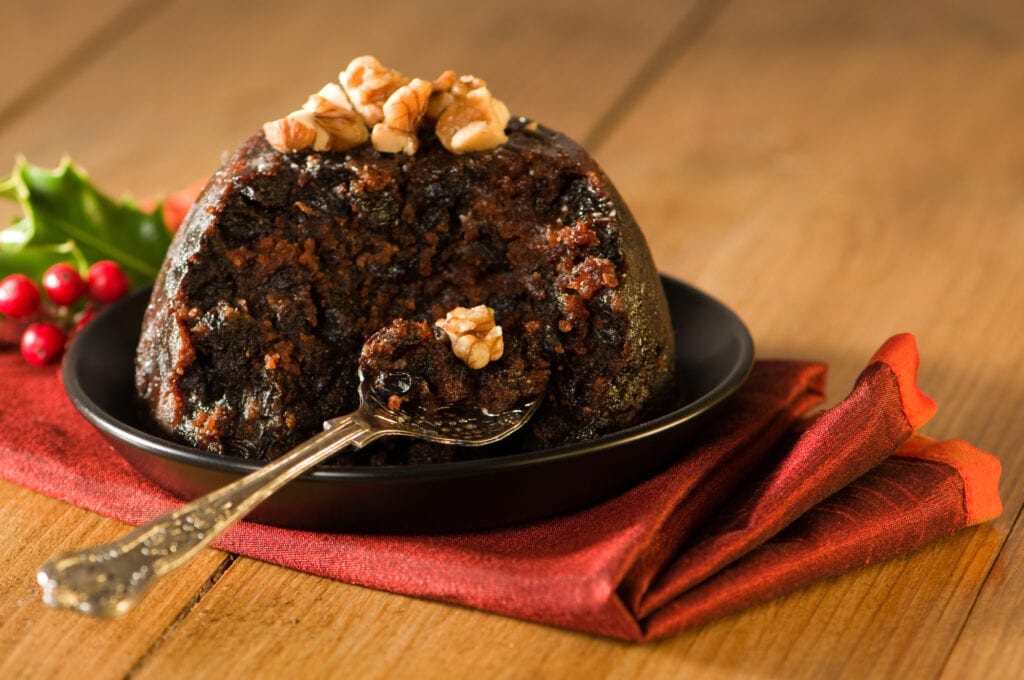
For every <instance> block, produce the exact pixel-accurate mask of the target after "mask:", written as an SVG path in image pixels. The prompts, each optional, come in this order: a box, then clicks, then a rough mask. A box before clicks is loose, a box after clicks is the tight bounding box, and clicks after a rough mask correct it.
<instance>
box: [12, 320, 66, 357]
mask: <svg viewBox="0 0 1024 680" xmlns="http://www.w3.org/2000/svg"><path fill="white" fill-rule="evenodd" d="M63 353H64V332H63V331H61V329H60V327H59V326H57V324H55V323H49V322H48V321H37V322H36V323H33V324H29V326H28V328H26V329H25V332H24V333H23V334H22V335H21V356H23V357H25V361H27V362H28V363H30V364H32V365H33V366H45V365H46V364H50V363H53V362H54V361H56V360H57V359H59V358H60V355H61V354H63Z"/></svg>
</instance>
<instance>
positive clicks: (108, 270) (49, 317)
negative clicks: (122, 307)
mask: <svg viewBox="0 0 1024 680" xmlns="http://www.w3.org/2000/svg"><path fill="white" fill-rule="evenodd" d="M129 287H130V284H129V281H128V276H127V274H125V273H124V270H123V269H121V267H120V266H119V265H118V264H117V263H116V262H111V261H110V260H103V261H101V262H97V263H96V264H94V265H92V266H91V267H89V272H88V274H87V275H86V277H85V278H82V275H81V274H79V272H78V270H77V269H75V268H74V267H73V266H71V265H70V264H67V263H66V262H60V263H57V264H55V265H53V266H52V267H50V268H49V269H47V270H46V273H45V274H43V280H42V289H43V291H44V292H45V293H46V299H43V297H42V295H40V292H39V287H38V286H37V285H36V284H35V282H34V281H33V280H32V279H30V278H29V277H27V276H25V275H24V274H11V275H10V276H8V277H6V278H4V279H3V280H2V281H0V314H3V315H4V316H6V317H8V318H9V319H13V320H15V321H16V322H20V323H22V324H25V326H24V330H23V331H22V333H21V355H22V356H23V357H25V360H26V361H27V362H29V363H30V364H33V365H35V366H45V365H46V364H50V363H53V362H55V361H57V360H58V359H59V358H60V356H61V355H62V354H63V353H64V349H65V347H66V346H67V343H68V342H70V340H71V338H73V337H74V336H75V334H76V333H78V331H80V330H81V329H82V328H83V327H84V326H85V324H87V323H88V322H89V320H90V319H91V318H92V317H93V316H94V315H95V313H96V311H97V310H98V309H99V308H100V307H102V306H104V305H108V304H110V303H112V302H116V301H117V300H120V299H121V298H122V297H124V295H125V294H126V293H127V292H128V289H129ZM83 301H84V304H81V303H82V302H83Z"/></svg>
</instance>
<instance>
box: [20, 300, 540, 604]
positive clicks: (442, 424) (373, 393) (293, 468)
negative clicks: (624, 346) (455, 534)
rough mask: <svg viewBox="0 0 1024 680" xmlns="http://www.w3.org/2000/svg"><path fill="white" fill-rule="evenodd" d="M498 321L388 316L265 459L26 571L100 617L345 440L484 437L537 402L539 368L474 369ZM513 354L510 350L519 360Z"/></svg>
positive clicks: (473, 442) (53, 600) (471, 314)
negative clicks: (319, 408) (297, 440)
mask: <svg viewBox="0 0 1024 680" xmlns="http://www.w3.org/2000/svg"><path fill="white" fill-rule="evenodd" d="M503 342H504V341H503V338H502V329H501V327H500V326H496V325H495V324H494V317H493V312H492V311H491V310H490V309H489V308H486V307H483V306H480V307H474V308H471V309H465V308H461V307H460V308H456V309H455V310H453V311H452V312H449V313H448V316H447V318H445V319H441V320H439V321H438V322H437V323H436V324H435V325H434V326H430V325H428V324H426V323H425V322H414V321H404V320H397V321H395V322H394V323H392V324H391V325H389V326H387V327H385V328H383V329H381V330H380V331H378V332H377V333H375V334H374V335H373V336H371V337H370V338H369V340H367V342H366V344H365V345H364V346H363V351H362V355H361V356H360V359H359V379H360V383H359V407H358V408H357V409H356V410H355V411H354V412H353V413H350V414H349V415H346V416H341V417H338V418H334V419H331V420H328V421H327V422H325V423H324V431H323V432H321V433H320V434H317V435H316V436H314V437H312V438H310V439H309V440H307V441H305V442H304V443H302V444H300V445H299V446H297V447H295V448H294V449H292V450H291V451H289V452H287V453H285V454H284V455H283V456H281V457H279V458H276V459H274V460H273V461H271V462H269V463H267V464H266V465H265V466H264V467H262V468H260V469H259V470H257V471H256V472H253V473H251V474H249V475H247V476H246V477H243V478H241V479H239V480H238V481H236V482H234V483H232V484H229V485H228V486H225V487H223V488H221V489H218V490H217V491H214V492H212V493H209V494H207V495H206V496H203V497H201V498H198V499H196V500H194V501H192V502H190V503H188V504H187V505H184V506H182V507H181V508H179V509H177V510H175V511H173V512H171V513H169V514H167V515H164V516H163V517H160V518H158V519H156V520H154V521H152V522H150V523H149V524H146V525H143V526H141V527H139V528H137V529H135V530H133V531H131V532H130V533H128V534H127V535H126V536H124V537H123V538H121V539H119V540H117V541H114V542H113V543H108V544H105V545H100V546H95V547H92V548H85V549H82V550H77V551H73V552H69V553H65V554H62V555H58V556H56V557H54V558H52V559H51V560H49V561H48V562H47V563H46V564H44V565H43V566H42V567H41V568H40V570H39V572H38V574H37V579H38V581H39V584H40V585H41V586H42V588H43V601H44V602H45V603H46V604H48V605H50V606H52V607H56V608H60V609H71V610H74V611H78V612H81V613H83V614H88V615H91V616H96V617H101V618H114V617H117V616H121V615H123V614H125V613H127V612H128V611H130V610H131V609H132V608H133V607H134V606H135V605H136V604H137V603H138V601H139V600H140V599H141V598H142V596H143V595H145V593H146V592H147V591H148V590H149V589H150V588H151V587H152V586H153V584H154V583H156V581H157V580H158V579H159V578H160V577H162V576H164V575H166V574H168V573H170V572H172V571H174V570H175V569H177V568H179V567H181V566H183V565H185V564H187V563H188V562H190V561H191V560H192V558H193V557H195V556H196V555H197V554H198V553H199V552H200V551H201V550H202V549H203V548H205V547H207V546H208V545H209V544H210V543H212V542H213V541H214V540H215V539H216V538H217V537H218V536H220V535H221V534H222V533H224V532H225V531H226V530H227V529H228V528H230V527H231V526H232V525H233V524H234V523H235V522H237V521H239V520H240V519H242V518H243V517H245V516H246V515H247V514H248V513H249V512H251V511H252V510H253V508H255V507H256V506H257V505H259V504H260V503H261V502H262V501H264V500H265V499H266V498H268V497H269V496H270V495H271V494H273V493H274V492H275V491H277V490H278V489H280V488H281V487H282V486H284V485H285V484H286V483H288V482H289V481H291V480H292V479H294V478H296V477H298V476H299V475H301V474H302V473H304V472H306V471H307V470H310V469H311V468H313V467H314V466H316V465H318V464H320V463H322V462H324V461H326V460H327V459H329V458H330V457H331V456H333V455H335V454H336V453H337V452H338V451H340V450H342V449H343V448H345V447H347V446H356V447H362V446H365V445H366V444H368V443H370V442H371V441H373V440H375V439H377V438H379V437H382V436H385V435H399V436H406V437H416V438H420V439H425V440H428V441H432V442H436V443H440V444H452V445H458V446H483V445H485V444H491V443H494V442H497V441H499V440H501V439H504V438H505V437H508V436H509V435H510V434H512V433H513V432H515V431H516V430H518V429H520V428H521V427H522V426H523V425H524V424H525V423H526V422H527V421H528V420H529V419H530V417H531V416H532V415H533V413H534V411H535V410H536V409H537V406H538V405H539V404H540V402H541V401H542V397H543V395H544V390H545V388H546V385H547V378H548V372H547V370H546V368H545V367H540V368H535V369H533V370H524V369H523V367H522V366H505V365H503V364H504V362H502V363H501V364H496V365H495V366H492V368H491V370H489V371H481V370H480V369H482V368H484V367H485V366H487V365H488V364H489V363H490V362H492V361H497V360H498V359H500V357H501V356H502V353H503V347H504V345H503ZM519 361H521V359H520V360H519Z"/></svg>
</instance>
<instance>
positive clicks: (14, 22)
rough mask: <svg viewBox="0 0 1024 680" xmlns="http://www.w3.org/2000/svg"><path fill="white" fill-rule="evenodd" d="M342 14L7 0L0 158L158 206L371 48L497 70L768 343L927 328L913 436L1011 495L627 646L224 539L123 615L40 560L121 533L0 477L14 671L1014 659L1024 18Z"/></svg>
mask: <svg viewBox="0 0 1024 680" xmlns="http://www.w3.org/2000/svg"><path fill="white" fill-rule="evenodd" d="M340 4H341V3H331V4H329V3H326V2H324V3H316V4H310V5H309V6H305V5H300V4H299V3H271V2H267V1H250V2H246V3H236V2H226V1H224V0H158V1H155V2H142V1H141V0H102V1H95V2H90V3H64V2H58V1H57V0H36V1H35V2H31V3H29V2H20V1H18V0H15V1H14V2H13V3H12V2H7V3H5V7H4V12H3V14H4V15H5V16H4V18H3V21H2V22H0V56H2V63H3V64H4V66H5V68H4V86H3V88H2V89H0V158H4V159H7V160H8V162H11V163H13V160H14V157H15V155H16V154H19V153H21V154H25V155H26V156H28V158H29V159H30V160H32V161H33V162H35V163H37V164H43V165H53V164H55V163H56V162H57V161H58V159H59V158H60V157H61V155H63V154H70V155H73V157H74V158H75V159H76V160H77V161H78V162H79V163H80V164H81V165H83V166H85V167H86V168H87V169H89V171H90V172H91V174H92V176H93V177H94V179H95V180H96V181H97V182H98V183H99V184H100V185H101V186H103V187H105V188H107V189H109V190H112V191H114V192H116V193H120V192H127V193H131V194H134V195H136V196H147V195H151V194H155V193H160V192H165V191H170V190H173V189H175V188H177V187H179V186H183V185H185V184H187V183H189V182H191V181H193V180H194V179H195V178H197V177H201V176H204V175H207V174H209V173H210V172H211V171H212V170H213V169H214V168H216V166H217V165H218V163H219V160H220V158H221V154H222V152H223V151H225V150H228V149H230V148H232V147H234V146H235V145H236V144H237V143H238V142H239V141H240V140H241V139H243V138H244V137H246V136H247V135H248V134H249V133H250V132H251V131H252V130H254V129H255V128H256V127H257V126H258V125H259V124H260V123H262V121H264V120H267V119H270V118H274V117H276V116H279V115H281V114H283V113H284V112H287V111H289V110H291V109H293V108H295V107H296V106H297V104H299V103H301V102H302V101H303V99H304V98H305V95H306V94H307V93H309V92H312V91H315V90H316V89H317V88H318V87H319V86H320V85H321V84H322V83H323V82H325V81H327V80H330V79H332V78H333V77H334V74H335V73H336V72H337V71H338V70H339V69H340V68H342V67H343V66H344V65H345V64H346V63H347V62H348V60H349V59H350V58H351V57H353V56H356V55H359V54H364V53H373V54H376V55H377V56H379V57H380V58H381V59H382V60H383V61H384V62H385V63H388V64H390V65H394V66H396V67H398V68H401V69H403V70H405V71H407V72H415V73H422V74H434V73H436V72H439V71H441V70H442V69H444V68H447V67H453V68H456V69H459V70H461V71H470V72H475V73H478V74H481V75H483V76H484V77H486V78H487V79H488V80H489V82H490V84H491V85H492V88H493V90H494V91H495V92H496V93H498V95H499V96H501V97H502V98H503V99H505V100H506V101H507V102H510V103H511V105H512V108H513V110H514V111H516V112H520V113H525V114H529V115H530V116H532V117H534V118H536V119H538V120H541V121H545V122H546V123H548V124H549V125H551V126H553V127H556V128H561V129H563V130H565V131H566V132H568V133H569V134H570V135H572V136H574V137H575V138H577V139H579V140H581V141H582V142H584V143H585V144H586V145H587V146H588V147H589V148H590V149H591V150H592V151H593V152H594V154H595V155H596V156H597V157H598V159H599V160H600V161H601V163H602V164H603V165H604V167H605V169H606V170H607V171H608V173H609V174H610V175H611V177H612V178H613V179H614V180H615V181H616V183H617V185H618V187H619V189H620V190H621V191H622V193H623V194H624V195H625V197H626V199H627V201H628V202H629V203H630V204H631V206H632V207H633V209H634V211H635V213H636V215H637V217H638V219H639V221H640V223H641V224H642V225H643V227H644V228H645V230H646V233H647V236H648V239H649V241H650V243H651V246H652V248H653V250H654V253H655V258H656V260H657V262H658V265H659V267H660V269H662V270H663V271H665V272H667V273H669V274H672V275H674V276H677V277H680V278H683V279H685V280H688V281H690V282H692V283H694V284H695V285H697V286H699V287H701V288H703V289H705V290H707V291H709V292H711V293H712V294H713V295H715V296H716V297H719V298H720V299H722V300H724V301H725V302H726V303H727V304H729V305H730V306H732V307H733V308H734V309H736V310H737V311H738V312H739V314H740V315H741V316H742V317H743V318H744V319H745V320H746V322H747V323H748V324H749V326H750V328H751V331H752V333H753V335H754V338H755V340H756V342H757V346H758V353H759V355H760V356H762V357H769V356H775V357H793V358H807V359H820V360H824V361H827V362H829V364H830V365H831V377H830V381H831V383H830V384H831V386H832V387H831V391H832V393H831V394H830V401H831V402H834V401H836V400H838V399H839V398H841V397H842V396H843V394H844V393H845V391H846V389H847V388H848V387H849V386H850V385H851V384H852V381H853V379H854V378H855V376H856V374H857V372H858V371H859V370H860V368H861V367H862V366H863V365H864V362H865V361H866V360H867V358H868V357H869V356H870V355H871V353H872V352H873V350H874V349H875V348H876V347H877V345H878V344H880V343H881V342H882V341H883V340H884V339H885V338H886V337H888V336H889V335H891V334H893V333H896V332H900V331H911V332H913V333H915V334H916V335H917V338H918V341H919V344H920V347H921V350H922V355H923V365H922V372H921V382H922V384H923V387H924V389H925V391H926V392H927V393H929V394H930V395H931V396H933V397H934V398H935V399H936V400H937V401H938V403H939V406H940V408H939V414H938V416H937V417H936V418H935V419H934V420H933V421H932V423H930V424H929V425H928V426H927V427H926V429H925V433H926V434H930V435H932V436H936V437H940V438H950V437H962V438H964V439H967V440H969V441H971V442H972V443H974V444H976V445H978V446H979V447H981V448H984V449H986V450H989V451H992V452H994V453H996V454H998V455H999V456H1000V458H1001V459H1002V463H1003V466H1004V475H1003V482H1002V487H1001V488H1002V493H1003V500H1004V502H1005V512H1004V513H1003V515H1002V517H1000V518H999V519H998V520H996V521H994V522H992V523H991V524H988V525H985V526H981V527H978V528H975V529H972V530H968V531H965V532H963V533H961V534H959V535H957V536H955V537H953V538H951V539H949V540H946V541H943V542H941V543H939V544H936V545H933V546H931V547H928V548H926V549H923V550H921V551H919V552H917V553H915V554H913V555H910V556H908V557H906V558H903V559H898V560H895V561H893V562H890V563H887V564H884V565H878V566H874V567H870V568H866V569H863V570H861V571H859V572H856V573H852V574H849V575H847V576H844V577H842V578H839V579H836V580H833V581H831V582H828V583H824V584H821V585H818V586H816V587H812V588H810V589H807V590H805V591H802V592H799V593H797V594H794V595H792V596H790V597H787V598H784V599H782V600H779V601H776V602H773V603H770V604H767V605H764V606H760V607H757V608H755V609H752V610H750V611H747V612H745V613H742V614H739V615H736V616H732V617H729V618H727V619H724V620H720V621H718V622H716V623H713V624H711V625H708V626H705V627H702V628H700V629H698V630H694V631H692V632H688V633H685V634H681V635H678V636H676V637H674V638H671V639H669V640H666V641H663V642H660V643H657V644H651V645H646V646H633V645H627V644H622V643H618V642H614V641H609V640H605V639H598V638H594V637H590V636H587V635H582V634H575V633H571V632H565V631H562V630H557V629H552V628H547V627H543V626H539V625H534V624H530V623H524V622H520V621H515V620H510V619H507V618H503V617H500V616H496V615H491V614H487V613H481V612H477V611H471V610H467V609H462V608H457V607H453V606H448V605H445V604H438V603H433V602H425V601H418V600H414V599H410V598H405V597H400V596H395V595H390V594H386V593H381V592H375V591H371V590H367V589H363V588H359V587H354V586H350V585H345V584H342V583H335V582H331V581H327V580H324V579H320V578H315V577H312V576H308V575H304V574H299V573H295V572H292V571H289V570H287V569H283V568H279V567H276V566H271V565H267V564H263V563H260V562H256V561H253V560H250V559H245V558H236V557H234V556H232V555H228V554H225V553H222V552H218V551H213V550H210V551H207V552H206V553H204V554H203V555H202V557H201V559H199V560H198V561H197V562H195V563H194V564H193V565H191V566H190V567H189V568H187V569H186V570H184V571H183V572H181V573H179V574H177V575H175V576H174V577H173V578H171V579H169V580H168V581H167V582H165V583H163V584H162V585H161V586H160V587H159V588H158V589H157V591H156V592H154V593H153V594H152V595H151V596H150V597H149V599H148V600H147V601H146V603H145V606H143V607H141V608H140V609H138V610H137V611H135V612H133V613H132V614H130V615H129V616H128V617H126V618H125V619H123V620H121V621H117V622H98V621H93V620H87V619H85V618H81V617H78V616H76V615H72V614H69V613H65V612H56V611H51V610H48V609H46V608H45V607H44V606H43V605H42V604H41V603H40V601H39V590H38V587H37V586H36V584H35V580H34V572H35V570H36V568H37V567H38V566H39V565H40V564H41V563H42V562H43V561H44V560H45V559H46V558H47V557H49V556H50V555H51V554H53V553H55V552H57V551H62V550H67V549H71V548H74V547H79V546H82V545H87V544H92V543H96V542H101V541H106V540H109V539H112V538H114V537H116V536H118V535H120V534H122V533H123V532H124V531H125V527H124V526H123V525H121V524H119V523H117V522H114V521H112V520H109V519H106V518H103V517H100V516H98V515H94V514H92V513H89V512H86V511H84V510H80V509H78V508H75V507H71V506H68V505H66V504H64V503H61V502H58V501H55V500H52V499H49V498H47V497H44V496H41V495H38V494H36V493H33V492H29V491H26V490H24V489H21V488H19V487H16V486H14V485H12V484H8V483H0V508H2V512H0V546H2V548H0V555H2V562H3V567H2V571H0V612H2V615H0V677H5V678H9V677H19V676H32V677H50V676H55V677H59V676H75V677H89V678H109V677H122V676H127V675H130V676H132V677H137V678H159V677H168V676H177V677H190V678H191V677H249V676H263V677H317V676H327V675H335V676H347V677H395V676H398V677H401V676H412V677H445V678H447V677H529V678H534V677H552V678H562V677H587V678H595V677H639V676H641V675H642V676H643V677H648V678H658V677H699V678H709V677H785V678H793V677H809V678H822V677H849V678H863V677H903V678H932V677H942V678H964V677H978V678H986V679H988V678H996V677H1006V678H1009V677H1021V673H1024V569H1021V568H1020V566H1019V565H1020V563H1021V560H1024V526H1021V524H1022V522H1021V521H1020V515H1021V508H1022V506H1024V417H1022V416H1021V414H1022V413H1024V266H1022V261H1024V124H1022V114H1021V112H1022V111H1024V6H1022V5H1021V4H1020V3H1016V2H1012V1H1011V0H962V1H953V2H944V3H924V2H921V3H917V2H895V3H889V2H854V3H846V2H830V1H828V0H791V1H787V2H756V1H755V0H735V1H734V2H718V1H715V0H709V1H707V2H701V1H682V2H681V1H680V0H662V1H660V2H651V3H643V4H641V3H624V2H623V3H616V2H610V1H607V2H588V3H585V4H584V3H580V4H579V6H578V7H572V6H569V5H568V4H567V3H552V2H546V1H544V0H520V1H519V2H514V3H507V4H506V5H505V6H503V7H501V8H490V7H487V6H486V5H485V3H473V2H464V1H449V2H433V3H416V2H412V1H407V2H391V3H376V4H373V3H371V4H369V5H368V6H367V7H366V8H361V9H356V8H355V7H356V5H355V3H347V4H349V5H351V6H350V7H348V8H342V7H338V6H336V5H340ZM242 7H244V8H245V9H244V10H242V9H240V8H242ZM584 7H586V9H583V8H584ZM6 215H7V213H4V216H5V217H6Z"/></svg>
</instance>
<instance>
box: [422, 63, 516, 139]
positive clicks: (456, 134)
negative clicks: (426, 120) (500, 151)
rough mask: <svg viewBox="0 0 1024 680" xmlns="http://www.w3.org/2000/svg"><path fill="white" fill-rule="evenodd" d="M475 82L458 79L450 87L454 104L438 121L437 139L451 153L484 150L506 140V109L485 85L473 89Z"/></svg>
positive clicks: (444, 111) (442, 113)
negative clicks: (454, 84)
mask: <svg viewBox="0 0 1024 680" xmlns="http://www.w3.org/2000/svg"><path fill="white" fill-rule="evenodd" d="M470 78H472V77H471V76H470ZM478 80H479V79H476V78H473V79H472V80H469V79H465V78H464V79H460V80H459V82H458V83H456V86H454V87H452V91H451V94H452V96H453V101H452V102H451V103H450V104H449V105H448V106H447V107H446V108H445V109H444V110H443V111H442V112H441V114H440V116H439V117H438V119H437V129H436V130H437V137H438V139H440V140H441V143H442V144H444V147H445V148H446V149H448V150H449V151H451V152H452V153H466V152H468V151H484V150H486V149H493V148H494V147H496V146H501V145H502V144H504V143H505V142H507V141H508V137H506V136H505V125H507V124H508V119H509V113H508V107H506V106H505V103H504V102H502V101H501V100H500V99H496V98H495V97H494V96H493V95H492V94H491V91H490V90H489V89H487V85H484V84H480V85H479V86H478V87H474V85H477V84H478V83H477V82H474V81H478ZM479 82H482V81H479ZM460 86H461V87H460ZM463 92H464V94H463Z"/></svg>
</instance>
